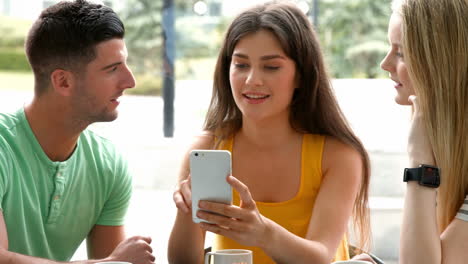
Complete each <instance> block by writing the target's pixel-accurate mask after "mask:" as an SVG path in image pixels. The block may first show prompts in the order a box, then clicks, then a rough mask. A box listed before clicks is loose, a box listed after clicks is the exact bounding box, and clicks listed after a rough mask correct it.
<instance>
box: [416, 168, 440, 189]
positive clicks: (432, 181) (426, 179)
mask: <svg viewBox="0 0 468 264" xmlns="http://www.w3.org/2000/svg"><path fill="white" fill-rule="evenodd" d="M422 169H423V170H422V177H421V180H420V182H419V183H420V184H421V185H424V186H428V187H439V185H440V175H439V169H438V168H436V167H430V166H427V165H426V166H422Z"/></svg>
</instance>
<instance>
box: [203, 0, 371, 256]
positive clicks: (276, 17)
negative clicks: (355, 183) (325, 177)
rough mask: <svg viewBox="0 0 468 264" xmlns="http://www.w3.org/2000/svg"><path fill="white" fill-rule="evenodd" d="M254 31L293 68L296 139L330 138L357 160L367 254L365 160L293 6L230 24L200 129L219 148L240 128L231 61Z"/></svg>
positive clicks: (359, 231)
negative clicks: (267, 35)
mask: <svg viewBox="0 0 468 264" xmlns="http://www.w3.org/2000/svg"><path fill="white" fill-rule="evenodd" d="M259 30H268V31H270V32H272V33H273V34H274V35H275V36H276V37H277V39H278V40H279V42H280V43H281V46H282V48H283V50H284V52H285V53H286V54H287V55H288V56H289V57H290V58H291V59H292V60H293V61H294V62H295V64H296V72H297V74H298V76H299V87H298V88H297V89H295V93H294V95H293V99H292V103H291V110H290V111H291V112H290V117H289V122H290V124H291V127H292V128H294V129H295V130H296V131H298V132H300V133H313V134H322V135H327V136H331V137H334V138H336V139H338V140H340V141H342V142H344V143H345V144H348V145H350V146H352V147H353V148H355V149H356V150H357V151H358V152H359V153H360V154H361V157H362V165H363V173H362V180H361V183H360V189H359V193H358V195H357V197H356V200H355V202H354V210H353V223H354V227H355V228H354V230H355V233H356V235H357V237H358V241H359V247H360V248H363V249H367V248H368V245H369V238H370V224H369V222H370V220H369V209H368V187H369V174H370V165H369V157H368V154H367V152H366V150H365V149H364V147H363V145H362V143H361V141H360V140H359V139H358V138H357V137H356V135H355V134H354V133H353V131H352V129H351V128H350V126H349V124H348V122H347V120H346V118H345V117H344V115H343V113H342V111H341V109H340V107H339V106H338V103H337V101H336V98H335V95H334V92H333V91H332V87H331V83H330V78H329V76H328V74H327V70H326V67H325V63H324V60H323V57H322V53H321V50H320V46H319V42H318V39H317V36H316V34H315V32H314V30H313V27H312V25H311V23H310V22H309V20H308V19H307V17H306V16H305V15H304V14H303V13H302V11H301V10H299V9H298V8H297V7H296V6H294V5H292V4H288V3H284V2H278V1H274V2H269V3H266V4H263V5H259V6H256V7H253V8H250V9H248V10H246V11H244V12H242V13H241V14H239V15H238V16H237V17H236V18H235V19H234V20H233V21H232V23H231V25H230V26H229V28H228V30H227V33H226V35H225V38H224V42H223V45H222V48H221V51H220V53H219V56H218V60H217V63H216V69H215V73H214V83H213V93H212V98H211V103H210V106H209V109H208V113H207V115H206V120H205V124H204V129H205V130H207V131H211V132H213V133H214V134H215V135H216V137H217V139H218V140H219V141H218V142H220V141H222V140H224V139H226V138H228V137H230V136H232V135H234V134H235V133H236V132H237V131H239V129H240V128H241V126H242V113H241V111H240V110H239V108H238V107H237V106H236V103H235V102H234V98H233V95H232V92H231V86H230V82H229V67H230V64H231V56H232V53H233V51H234V48H235V46H236V44H237V43H238V42H239V40H240V39H242V38H243V37H244V36H246V35H248V34H252V33H255V32H258V31H259Z"/></svg>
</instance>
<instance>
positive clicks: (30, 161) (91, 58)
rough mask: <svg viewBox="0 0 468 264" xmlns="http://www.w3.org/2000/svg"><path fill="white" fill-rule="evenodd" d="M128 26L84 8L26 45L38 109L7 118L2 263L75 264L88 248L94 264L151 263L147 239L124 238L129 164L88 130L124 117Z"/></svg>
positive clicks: (53, 20) (52, 20) (0, 141)
mask: <svg viewBox="0 0 468 264" xmlns="http://www.w3.org/2000/svg"><path fill="white" fill-rule="evenodd" d="M124 33H125V29H124V26H123V24H122V21H121V20H120V19H119V18H118V16H117V15H116V14H115V13H114V11H112V10H111V9H110V8H108V7H105V6H102V5H97V4H91V3H89V2H87V1H85V0H76V1H73V2H60V3H58V4H56V5H54V6H51V7H49V8H48V9H46V10H44V11H43V12H42V13H41V15H40V16H39V18H38V19H37V20H36V21H35V23H34V24H33V26H32V28H31V30H30V32H29V35H28V37H27V40H26V45H25V46H26V54H27V57H28V59H29V62H30V64H31V67H32V69H33V72H34V77H35V87H34V88H35V90H34V91H35V93H34V98H33V100H32V102H31V103H30V104H29V105H27V106H25V107H24V108H21V109H20V110H18V111H17V112H16V113H12V114H0V263H16V264H22V263H35V264H40V263H44V264H49V263H58V262H57V261H70V259H71V257H72V256H73V254H74V252H75V251H76V249H77V248H78V247H79V245H80V244H81V242H82V241H83V240H84V239H86V240H87V246H88V256H89V258H90V259H95V260H88V261H83V262H80V263H96V262H99V261H112V260H118V261H128V262H131V263H134V264H146V263H154V256H153V255H152V249H151V246H150V245H149V244H150V243H151V239H150V238H149V237H140V236H136V237H131V238H128V239H125V232H124V226H123V224H124V216H125V214H126V211H127V208H128V205H129V201H130V197H131V192H132V185H131V177H130V175H129V173H128V170H127V164H126V162H125V161H124V160H123V158H122V157H121V156H120V155H118V154H117V152H116V151H115V149H114V147H113V146H112V144H111V143H110V142H109V141H107V140H106V139H104V138H101V137H99V136H97V135H95V134H94V133H92V132H91V131H89V130H87V129H86V128H87V127H88V125H90V124H91V123H94V122H103V121H104V122H105V121H113V120H114V119H116V118H117V106H118V105H119V97H120V96H122V94H123V92H124V90H126V89H129V88H132V87H134V86H135V79H134V77H133V75H132V72H131V71H130V69H129V68H128V66H127V64H126V60H127V49H126V47H125V43H124V40H123V37H124Z"/></svg>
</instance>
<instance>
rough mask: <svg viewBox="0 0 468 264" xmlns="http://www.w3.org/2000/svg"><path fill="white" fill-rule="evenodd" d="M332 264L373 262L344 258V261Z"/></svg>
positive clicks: (364, 263)
mask: <svg viewBox="0 0 468 264" xmlns="http://www.w3.org/2000/svg"><path fill="white" fill-rule="evenodd" d="M332 264H372V263H371V262H369V261H365V260H344V261H335V262H333V263H332Z"/></svg>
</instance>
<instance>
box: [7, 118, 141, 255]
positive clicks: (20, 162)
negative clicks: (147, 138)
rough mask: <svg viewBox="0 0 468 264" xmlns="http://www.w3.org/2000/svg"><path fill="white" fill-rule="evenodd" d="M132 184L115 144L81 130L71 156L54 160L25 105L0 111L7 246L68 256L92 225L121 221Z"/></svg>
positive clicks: (44, 253) (12, 249)
mask: <svg viewBox="0 0 468 264" xmlns="http://www.w3.org/2000/svg"><path fill="white" fill-rule="evenodd" d="M131 191H132V186H131V177H130V175H129V173H128V170H127V164H126V162H125V161H124V160H123V159H122V157H121V156H120V155H117V153H116V151H115V149H114V147H113V146H112V144H111V143H110V142H109V141H108V140H106V139H104V138H101V137H99V136H97V135H95V134H94V133H93V132H91V131H88V130H85V131H84V132H83V133H81V135H80V137H79V139H78V144H77V147H76V149H75V151H74V152H73V154H72V156H71V157H70V158H69V159H68V160H66V161H64V162H53V161H51V160H50V159H49V158H48V157H47V156H46V154H45V153H44V151H43V150H42V148H41V146H40V145H39V142H38V141H37V140H36V138H35V136H34V134H33V132H32V130H31V128H30V126H29V123H28V121H27V119H26V116H25V113H24V110H23V109H21V110H19V111H18V112H16V113H14V114H0V202H1V204H0V207H1V208H0V209H1V210H2V211H3V217H4V219H5V223H6V227H7V231H8V242H9V250H10V251H12V252H17V253H21V254H24V255H29V256H35V257H42V258H47V259H53V260H57V261H68V260H70V258H71V257H72V256H73V254H74V252H75V251H76V249H77V248H78V247H79V245H80V244H81V242H82V241H83V240H84V239H85V238H86V236H87V235H88V233H89V232H90V230H91V229H92V228H93V226H94V225H96V224H97V225H111V226H118V225H123V223H124V216H125V213H126V211H127V208H128V205H129V201H130V196H131Z"/></svg>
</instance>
